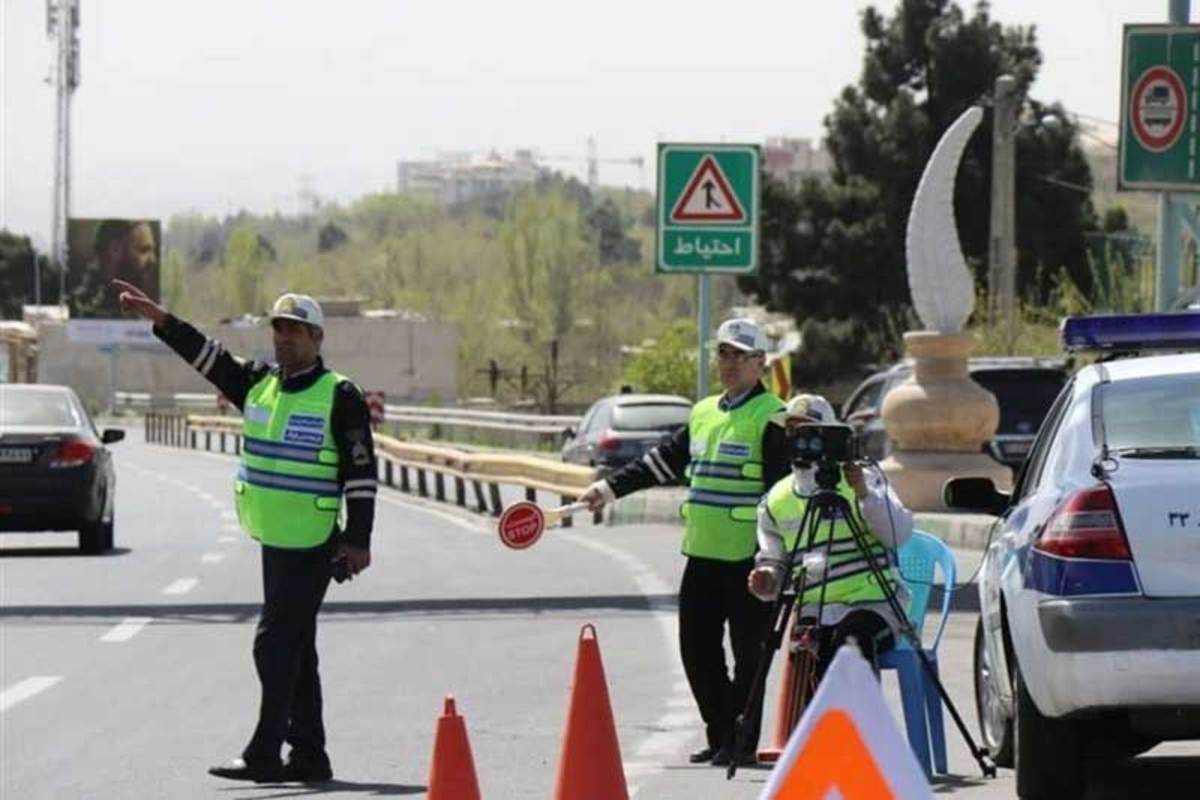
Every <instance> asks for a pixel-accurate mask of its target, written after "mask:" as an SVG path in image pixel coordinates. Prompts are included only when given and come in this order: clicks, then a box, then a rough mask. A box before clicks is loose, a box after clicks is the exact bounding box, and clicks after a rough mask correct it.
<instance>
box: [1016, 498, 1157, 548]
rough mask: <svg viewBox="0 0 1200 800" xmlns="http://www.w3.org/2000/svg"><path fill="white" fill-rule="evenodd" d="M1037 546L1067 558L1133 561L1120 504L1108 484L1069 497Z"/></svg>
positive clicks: (1051, 519)
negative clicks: (1118, 506)
mask: <svg viewBox="0 0 1200 800" xmlns="http://www.w3.org/2000/svg"><path fill="white" fill-rule="evenodd" d="M1033 546H1034V548H1035V549H1037V550H1040V551H1042V552H1043V553H1049V554H1050V555H1055V556H1062V557H1064V558H1107V559H1123V560H1126V561H1129V560H1132V559H1133V556H1132V555H1131V554H1130V552H1129V541H1128V540H1127V539H1126V538H1125V530H1124V528H1123V527H1122V525H1121V515H1120V513H1119V512H1118V511H1117V501H1116V499H1115V498H1114V497H1113V493H1112V489H1110V488H1109V487H1108V485H1107V484H1101V485H1100V486H1093V487H1092V488H1090V489H1083V490H1081V491H1078V492H1076V493H1075V494H1073V495H1071V496H1070V497H1068V498H1067V500H1066V502H1065V503H1063V504H1062V505H1061V506H1059V508H1058V510H1057V511H1055V512H1054V514H1053V515H1052V516H1051V517H1050V519H1049V520H1048V521H1047V522H1046V527H1045V529H1044V530H1043V531H1042V535H1041V536H1040V537H1038V540H1037V541H1036V542H1034V545H1033Z"/></svg>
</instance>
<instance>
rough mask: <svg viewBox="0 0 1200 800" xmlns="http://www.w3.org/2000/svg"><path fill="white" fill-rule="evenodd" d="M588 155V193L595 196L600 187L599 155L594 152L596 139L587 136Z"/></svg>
mask: <svg viewBox="0 0 1200 800" xmlns="http://www.w3.org/2000/svg"><path fill="white" fill-rule="evenodd" d="M587 153H588V156H587V157H588V171H587V181H588V191H590V192H592V193H593V194H595V192H596V189H598V188H599V187H600V155H599V153H597V150H596V137H595V136H589V137H588V140H587Z"/></svg>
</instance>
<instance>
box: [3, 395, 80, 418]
mask: <svg viewBox="0 0 1200 800" xmlns="http://www.w3.org/2000/svg"><path fill="white" fill-rule="evenodd" d="M81 423H82V420H80V418H79V410H78V409H77V408H76V407H75V403H74V402H72V400H71V396H70V395H68V394H67V393H65V392H62V391H60V390H57V389H37V388H27V387H21V388H19V389H18V388H0V428H4V427H9V426H18V425H42V426H46V427H55V428H77V427H79V426H80V424H81Z"/></svg>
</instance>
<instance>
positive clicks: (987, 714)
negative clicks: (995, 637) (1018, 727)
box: [975, 619, 1013, 767]
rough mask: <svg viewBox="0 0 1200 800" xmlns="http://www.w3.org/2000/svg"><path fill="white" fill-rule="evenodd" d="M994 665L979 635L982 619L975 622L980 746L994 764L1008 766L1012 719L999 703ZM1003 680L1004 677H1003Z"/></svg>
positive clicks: (976, 688)
mask: <svg viewBox="0 0 1200 800" xmlns="http://www.w3.org/2000/svg"><path fill="white" fill-rule="evenodd" d="M994 668H995V665H993V664H992V658H991V656H990V655H988V649H987V645H986V642H985V640H984V637H983V620H982V619H980V620H979V622H978V623H976V625H975V712H976V716H977V717H978V718H979V731H980V734H981V735H982V737H983V745H984V747H986V748H987V749H988V754H989V755H991V757H992V760H993V761H995V762H996V764H997V766H1001V767H1011V766H1012V765H1013V721H1012V717H1010V716H1009V715H1008V714H1006V713H1005V712H1004V706H1003V704H1002V703H1001V702H1000V693H999V692H998V691H997V690H996V685H995V681H996V680H1000V679H1001V678H1000V676H996V675H995V674H994ZM1003 679H1004V680H1007V679H1008V678H1007V676H1004V677H1003Z"/></svg>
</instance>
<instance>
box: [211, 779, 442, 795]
mask: <svg viewBox="0 0 1200 800" xmlns="http://www.w3.org/2000/svg"><path fill="white" fill-rule="evenodd" d="M428 788H429V787H427V786H413V785H410V784H404V783H356V782H354V781H339V780H332V781H325V782H324V783H312V784H299V785H297V784H293V785H291V786H285V785H283V784H278V783H276V784H261V785H258V786H231V787H229V788H227V789H222V790H221V791H223V792H231V791H241V792H245V791H247V790H254V793H253V794H244V795H242V796H241V797H240V798H238V800H272V798H279V797H312V796H314V795H319V794H331V793H333V792H357V793H359V794H365V795H369V796H372V797H384V796H389V795H404V794H424V793H425V791H426V790H427V789H428Z"/></svg>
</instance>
